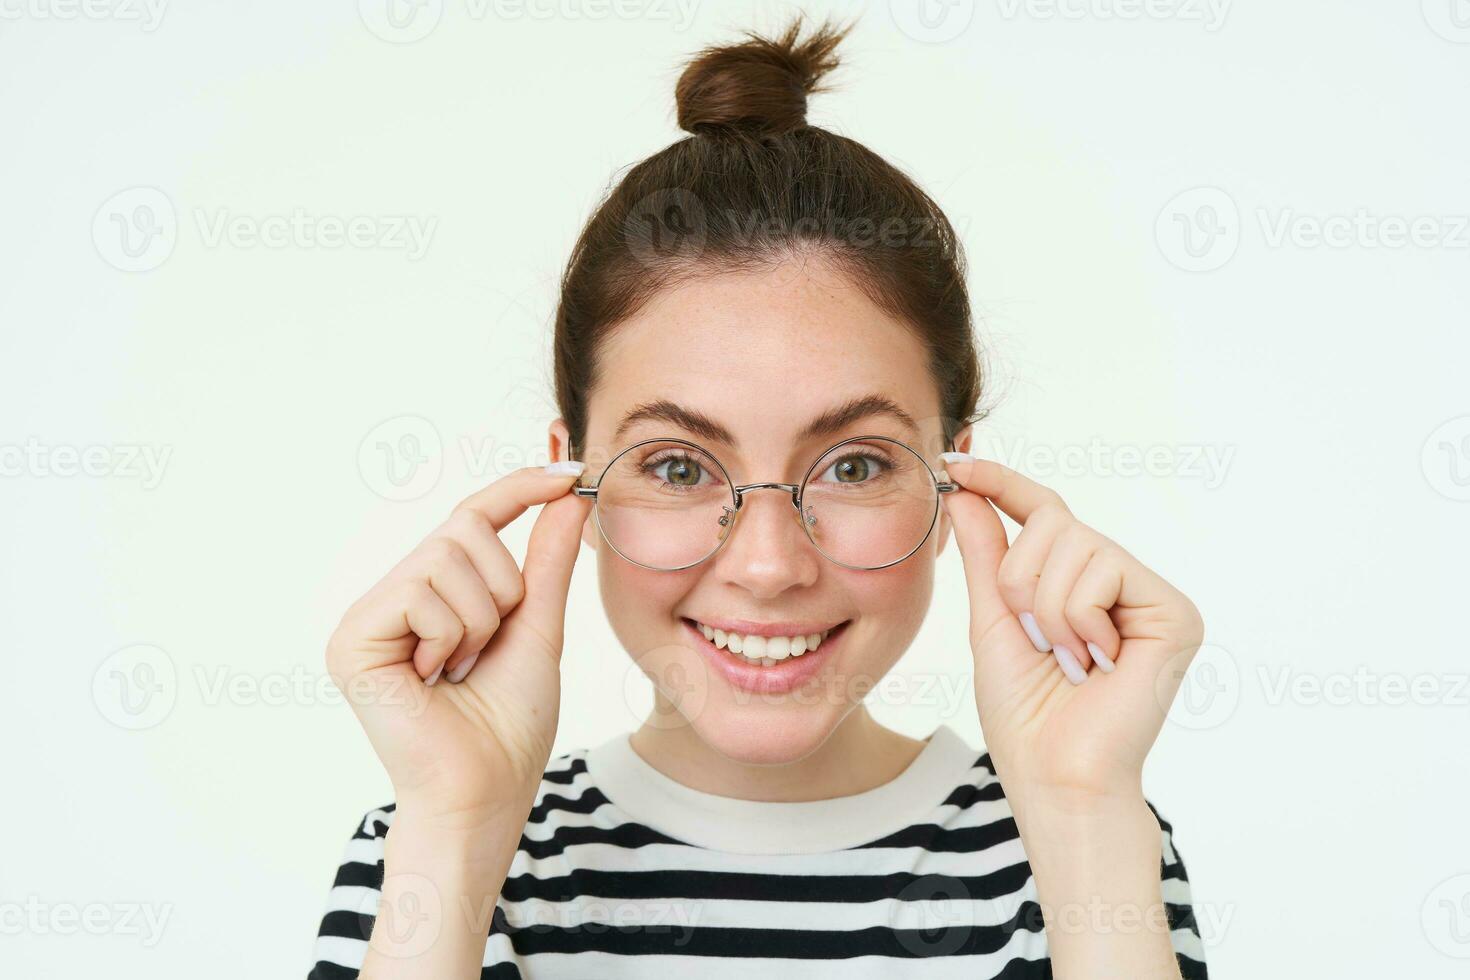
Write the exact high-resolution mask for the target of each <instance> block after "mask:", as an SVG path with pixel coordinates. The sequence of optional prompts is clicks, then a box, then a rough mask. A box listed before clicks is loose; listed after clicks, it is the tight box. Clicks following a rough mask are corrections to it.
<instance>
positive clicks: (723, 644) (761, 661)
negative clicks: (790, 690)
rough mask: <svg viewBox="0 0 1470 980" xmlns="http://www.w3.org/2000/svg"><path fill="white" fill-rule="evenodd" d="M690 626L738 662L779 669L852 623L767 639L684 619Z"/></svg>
mask: <svg viewBox="0 0 1470 980" xmlns="http://www.w3.org/2000/svg"><path fill="white" fill-rule="evenodd" d="M680 618H681V619H683V621H684V622H685V623H687V624H688V625H689V626H690V627H692V628H693V629H695V630H697V631H698V632H700V633H701V634H703V635H704V638H705V639H706V640H709V641H710V643H712V644H713V645H714V646H715V647H716V648H717V649H720V650H724V651H725V652H726V653H728V654H730V655H731V656H732V657H733V658H734V659H735V660H738V661H740V662H741V663H745V664H749V665H751V666H756V667H777V666H780V665H781V664H783V663H787V662H788V661H795V660H799V659H800V658H802V657H804V656H806V655H807V654H808V653H813V652H815V651H816V650H817V649H819V648H820V647H821V645H822V644H823V643H824V642H826V641H827V640H829V639H831V637H832V636H833V635H834V634H837V633H840V632H842V631H843V630H844V629H846V628H847V624H848V623H849V622H851V620H843V621H842V622H840V623H838V624H837V625H836V626H833V627H830V628H828V629H825V630H820V631H817V632H814V633H797V634H793V635H790V636H766V635H762V634H757V633H737V632H730V631H726V630H723V629H718V628H716V627H713V626H710V625H708V624H706V623H701V622H700V621H699V620H697V619H690V618H689V617H687V616H683V617H680Z"/></svg>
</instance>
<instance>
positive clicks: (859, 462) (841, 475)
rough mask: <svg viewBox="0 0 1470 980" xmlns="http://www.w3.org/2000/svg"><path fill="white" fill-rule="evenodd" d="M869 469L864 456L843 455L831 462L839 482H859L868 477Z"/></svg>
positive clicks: (866, 458)
mask: <svg viewBox="0 0 1470 980" xmlns="http://www.w3.org/2000/svg"><path fill="white" fill-rule="evenodd" d="M871 469H872V467H871V466H870V465H869V463H868V457H866V456H844V457H843V458H842V459H839V460H838V461H837V462H835V463H833V464H832V471H833V472H834V473H836V474H837V480H838V482H839V483H861V482H863V481H864V480H865V479H867V478H868V472H869V470H871Z"/></svg>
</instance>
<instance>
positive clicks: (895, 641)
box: [845, 546, 934, 659]
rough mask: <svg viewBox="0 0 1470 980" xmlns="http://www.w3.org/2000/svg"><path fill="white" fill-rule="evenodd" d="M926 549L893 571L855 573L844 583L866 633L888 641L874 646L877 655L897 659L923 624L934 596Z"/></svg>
mask: <svg viewBox="0 0 1470 980" xmlns="http://www.w3.org/2000/svg"><path fill="white" fill-rule="evenodd" d="M927 548H928V546H926V548H925V549H920V551H919V552H918V554H915V555H913V556H911V557H910V558H909V559H908V560H906V561H902V562H899V563H898V564H897V565H894V566H893V567H891V568H885V569H881V570H879V571H876V572H853V573H851V574H850V576H849V577H848V579H847V581H846V583H845V587H846V589H847V593H848V596H849V598H850V600H851V602H852V603H853V608H854V609H856V610H857V611H858V613H859V614H860V615H861V616H862V617H863V619H864V620H866V626H865V627H864V630H863V632H864V633H865V634H866V635H868V636H870V637H873V638H874V639H880V638H881V639H882V640H883V641H885V642H878V643H875V644H873V649H874V651H875V655H879V656H886V657H888V658H889V659H896V658H897V656H898V655H899V654H900V653H901V652H902V647H903V646H905V645H906V644H907V642H908V641H909V640H911V639H912V638H913V637H914V635H915V634H916V633H918V631H919V627H920V626H921V625H922V624H923V622H924V617H925V615H926V614H927V613H928V610H929V603H930V600H931V599H932V598H933V595H934V559H933V557H932V553H931V552H930V551H928V550H926V549H927ZM895 646H897V647H898V648H899V649H898V650H895V649H894V647H895ZM879 651H883V652H882V653H879Z"/></svg>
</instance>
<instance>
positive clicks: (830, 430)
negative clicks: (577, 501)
mask: <svg viewBox="0 0 1470 980" xmlns="http://www.w3.org/2000/svg"><path fill="white" fill-rule="evenodd" d="M874 416H886V417H888V418H891V419H894V420H896V421H897V422H899V423H900V424H901V425H903V426H904V428H906V429H908V430H909V431H910V432H911V433H913V434H915V435H917V434H918V432H919V426H918V423H917V422H915V421H914V417H913V416H912V415H910V414H909V413H908V412H906V411H904V410H903V409H902V408H900V407H899V406H898V403H897V402H895V401H894V400H893V399H891V398H889V397H887V396H886V395H863V396H860V397H857V398H852V399H849V400H848V401H846V402H843V403H842V404H841V405H838V406H835V407H834V408H830V409H828V410H827V411H825V412H823V413H822V414H821V415H818V416H817V417H816V418H814V419H812V420H811V421H810V422H808V423H807V424H806V426H805V427H803V428H802V430H801V431H800V432H799V433H797V440H798V441H805V440H808V439H815V438H817V437H818V436H830V435H832V434H834V433H836V432H840V431H841V430H842V429H845V428H846V427H848V426H849V425H851V424H852V423H854V422H856V421H858V420H860V419H865V418H872V417H874ZM654 421H656V422H667V423H669V424H671V425H676V426H678V427H679V428H681V429H683V430H685V431H686V432H692V433H694V434H695V435H698V436H701V437H703V438H705V439H708V440H710V441H712V442H719V443H722V444H724V445H726V446H730V447H731V448H737V447H738V445H739V443H738V441H737V440H736V439H735V436H734V435H733V434H732V433H731V432H730V430H729V429H727V428H725V427H724V426H723V425H721V424H720V423H718V422H716V421H715V420H714V419H712V418H710V417H709V416H708V415H705V414H704V413H703V412H700V411H698V410H697V409H693V408H686V407H684V406H683V405H679V404H677V403H675V402H671V401H669V400H668V399H666V398H660V399H658V400H656V401H651V402H644V403H643V404H641V405H638V406H637V407H635V408H633V409H630V410H629V411H628V412H627V414H625V415H624V416H623V418H622V420H621V421H620V422H619V423H618V427H617V429H616V431H614V433H613V442H614V443H616V442H618V441H619V440H620V439H621V438H622V436H623V434H624V433H625V432H627V431H628V429H630V428H632V427H633V426H634V425H636V424H637V423H639V422H654Z"/></svg>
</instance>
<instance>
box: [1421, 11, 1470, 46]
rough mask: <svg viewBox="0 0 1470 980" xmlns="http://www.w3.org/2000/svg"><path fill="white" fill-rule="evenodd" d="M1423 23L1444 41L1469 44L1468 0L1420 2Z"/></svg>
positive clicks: (1469, 13)
mask: <svg viewBox="0 0 1470 980" xmlns="http://www.w3.org/2000/svg"><path fill="white" fill-rule="evenodd" d="M1421 6H1422V7H1423V10H1424V22H1425V23H1426V24H1428V25H1429V29H1430V30H1432V31H1434V33H1436V34H1438V35H1439V36H1440V37H1442V38H1444V39H1445V40H1446V41H1453V42H1455V43H1456V44H1470V0H1422V3H1421Z"/></svg>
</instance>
